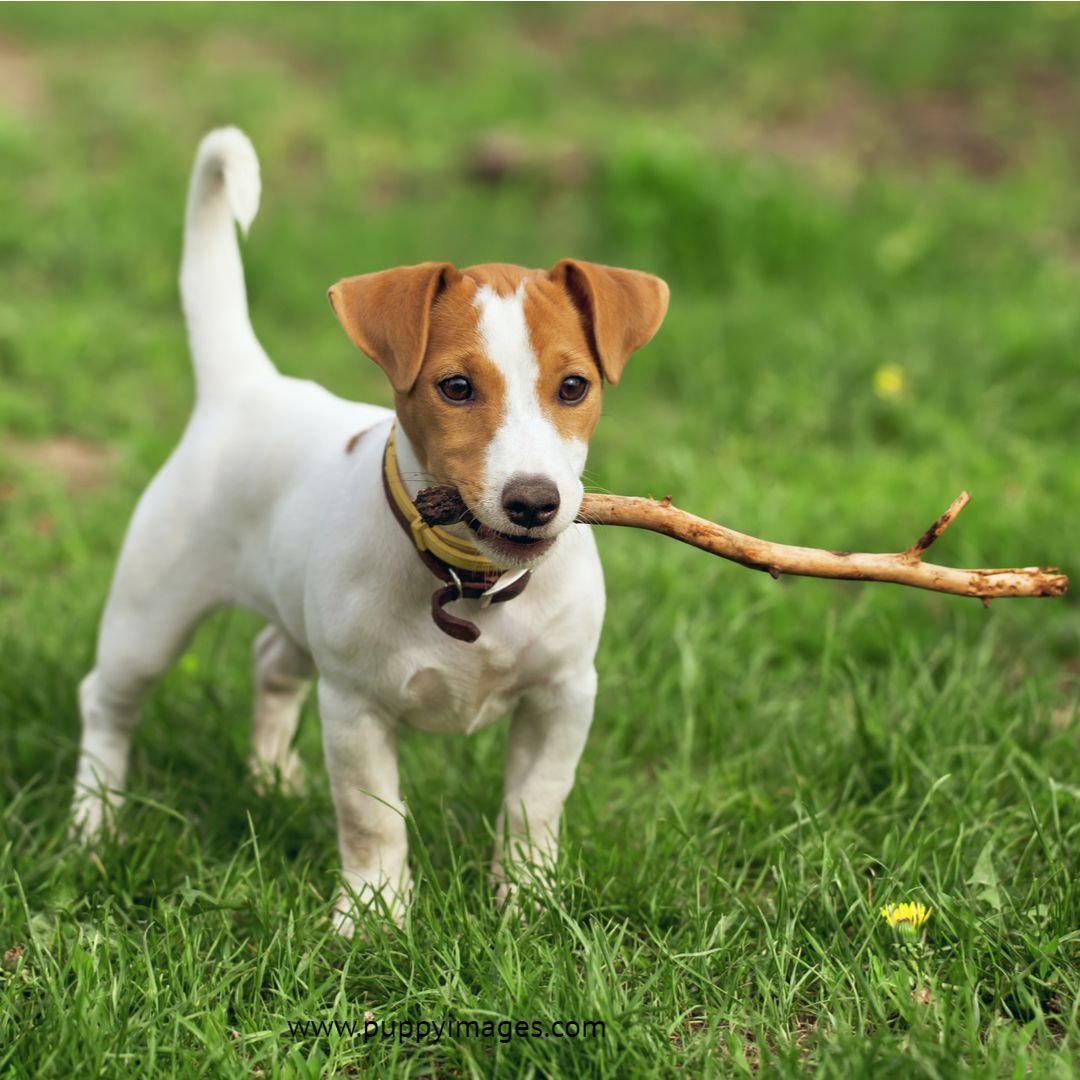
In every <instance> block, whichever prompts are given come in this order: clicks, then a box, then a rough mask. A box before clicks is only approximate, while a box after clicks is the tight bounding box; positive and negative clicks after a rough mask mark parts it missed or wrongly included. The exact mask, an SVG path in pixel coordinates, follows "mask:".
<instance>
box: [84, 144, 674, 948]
mask: <svg viewBox="0 0 1080 1080" xmlns="http://www.w3.org/2000/svg"><path fill="white" fill-rule="evenodd" d="M259 193H260V182H259V163H258V159H257V158H256V156H255V151H254V149H253V148H252V146H251V143H250V142H249V141H248V139H247V137H246V136H245V135H244V134H243V133H242V132H240V131H239V130H237V129H235V128H224V129H220V130H217V131H213V132H211V133H210V134H209V135H207V136H206V137H205V138H204V139H203V141H202V143H201V145H200V147H199V150H198V153H197V155H196V159H195V167H194V171H193V173H192V177H191V186H190V189H189V193H188V200H187V213H186V220H185V230H184V254H183V260H182V264H181V270H180V290H181V295H182V298H183V308H184V314H185V317H186V320H187V327H188V335H189V339H190V344H191V353H192V356H193V359H194V365H195V379H196V388H197V393H196V403H195V408H194V412H193V413H192V416H191V419H190V421H189V423H188V425H187V428H186V430H185V431H184V434H183V437H182V438H181V440H180V444H179V446H177V448H176V450H175V451H174V452H173V454H172V456H171V457H170V458H169V459H168V461H167V462H166V463H165V465H164V467H163V468H162V469H161V471H160V472H159V473H158V474H157V476H155V477H154V479H153V481H152V482H151V484H150V486H149V487H148V488H147V490H146V492H145V493H144V494H143V496H142V499H141V500H140V502H139V504H138V507H137V508H136V510H135V514H134V516H133V518H132V521H131V524H130V526H129V528H128V532H127V536H126V537H125V540H124V544H123V548H122V550H121V553H120V558H119V561H118V564H117V567H116V572H115V576H114V578H113V581H112V587H111V589H110V592H109V597H108V601H107V603H106V606H105V611H104V615H103V616H102V620H101V628H100V632H99V637H98V646H97V661H96V664H95V667H94V669H93V671H91V672H90V674H89V675H87V676H86V678H85V679H83V681H82V683H81V685H80V687H79V705H80V711H81V715H82V743H81V752H80V757H79V764H78V771H77V775H76V779H75V800H74V806H73V818H74V821H73V829H74V831H75V832H76V833H77V834H79V835H81V836H82V837H84V838H86V839H87V840H92V838H93V837H94V836H95V835H96V834H98V833H99V832H100V830H102V829H110V828H112V825H113V818H114V812H115V810H116V809H117V807H118V806H119V804H120V802H121V801H122V797H123V787H124V777H125V772H126V767H127V759H128V749H129V746H130V742H131V736H132V732H133V729H134V727H135V725H136V723H137V720H138V714H139V707H140V704H141V702H142V700H143V698H144V696H145V695H146V693H147V691H148V689H149V688H150V686H151V685H152V684H153V683H154V681H155V680H156V679H158V677H159V676H161V674H162V673H163V672H164V671H165V669H166V668H167V667H169V666H170V665H171V664H172V662H173V661H174V660H175V659H176V657H177V656H178V655H179V654H180V652H181V651H182V650H183V648H184V647H185V644H186V642H187V641H188V639H189V637H190V635H191V633H192V631H193V630H194V629H195V627H196V625H197V624H198V623H199V622H200V620H202V619H203V618H204V617H205V616H206V615H207V614H208V613H210V612H211V611H213V610H214V609H215V608H219V607H221V606H223V605H226V604H235V605H239V606H241V607H245V608H249V609H250V610H252V611H255V612H257V613H258V614H260V615H261V616H262V617H263V618H265V619H266V620H267V622H268V625H267V627H266V628H265V629H264V630H263V631H262V632H261V633H260V634H259V636H258V638H257V639H256V641H255V646H254V672H255V675H254V677H255V707H254V721H253V737H252V756H251V765H252V768H253V769H254V771H255V772H256V774H257V775H258V776H260V777H262V778H264V779H265V778H267V777H269V778H276V779H277V780H279V781H280V782H281V783H282V784H284V785H295V784H296V783H297V782H298V781H299V779H300V762H299V760H298V758H297V756H296V753H295V751H294V750H292V749H291V746H290V744H291V742H292V738H293V734H294V732H295V730H296V725H297V721H298V718H299V714H300V709H301V705H302V703H303V701H304V697H305V695H306V693H307V690H308V686H309V683H310V680H311V678H312V677H313V675H314V674H315V673H316V672H318V698H319V711H320V713H321V717H322V730H323V744H324V749H325V757H326V767H327V770H328V772H329V777H330V786H331V792H332V795H333V799H334V806H335V809H336V812H337V825H338V843H339V848H340V852H341V863H342V877H343V885H342V888H341V891H340V893H339V895H338V898H337V900H336V902H335V906H334V922H335V925H336V926H337V927H338V929H339V930H341V932H343V933H345V934H349V933H351V932H352V930H353V925H354V916H355V915H356V914H357V913H358V912H359V910H361V909H363V908H365V907H368V906H372V905H374V906H376V907H377V908H379V909H380V910H382V911H384V913H387V914H389V915H390V917H391V918H393V919H394V920H395V921H398V922H400V921H401V919H402V918H403V915H404V910H405V907H406V905H407V903H408V899H409V895H410V890H411V877H410V873H409V868H408V863H407V844H406V828H405V805H404V803H403V802H402V800H401V796H400V794H399V792H398V768H397V760H396V752H395V741H396V737H397V731H398V727H399V725H401V724H408V725H410V726H412V727H414V728H420V729H422V730H424V731H463V732H472V731H475V730H477V729H478V728H481V727H484V726H485V725H488V724H491V723H493V722H495V721H496V720H498V719H499V718H500V717H502V716H503V715H505V714H508V713H509V714H511V715H512V720H511V727H510V737H509V746H508V752H507V761H506V777H505V801H504V803H503V808H502V811H501V813H500V816H499V821H498V824H497V829H496V835H497V840H496V847H495V855H494V862H493V867H492V877H493V881H494V882H495V884H496V887H497V896H498V900H499V902H502V901H503V900H505V899H506V897H507V895H508V894H509V890H510V889H511V888H512V880H513V879H514V878H518V879H519V880H521V879H524V880H526V881H528V880H530V879H531V880H533V881H534V882H536V883H539V882H541V881H543V880H544V876H543V875H544V874H545V872H546V871H549V870H550V868H551V867H552V866H553V864H554V860H555V856H556V850H557V844H558V831H559V817H560V813H561V811H562V805H563V801H564V800H565V799H566V797H567V795H568V794H569V792H570V789H571V787H572V785H573V782H574V772H575V769H576V767H577V762H578V758H579V757H580V755H581V752H582V749H583V748H584V745H585V739H586V736H587V734H588V731H589V725H590V723H591V720H592V714H593V701H594V697H595V694H596V671H595V667H594V657H595V654H596V648H597V643H598V640H599V637H600V629H601V623H602V621H603V614H604V583H603V575H602V571H601V567H600V560H599V558H598V556H597V552H596V546H595V543H594V541H593V537H592V534H591V532H590V530H589V528H588V526H585V525H578V524H575V518H576V517H577V513H578V508H579V505H580V501H581V497H582V493H583V488H582V484H581V479H580V477H581V472H582V469H583V468H584V466H585V456H586V451H587V447H588V441H589V437H590V436H591V435H592V432H593V429H594V428H595V426H596V422H597V420H598V419H599V416H600V398H601V383H602V381H603V380H605V379H606V380H607V381H608V382H611V383H616V382H618V380H619V377H620V375H621V374H622V370H623V366H624V365H625V363H626V361H627V358H628V357H629V356H630V354H631V353H632V352H634V351H635V350H636V349H639V348H640V347H641V346H643V345H644V344H645V343H646V342H648V341H649V339H650V338H651V337H652V336H653V334H654V333H655V332H656V331H657V329H658V328H659V326H660V323H661V322H662V320H663V318H664V315H665V312H666V310H667V304H668V288H667V286H666V285H665V284H664V282H663V281H661V280H660V279H659V278H656V277H653V276H651V275H649V274H644V273H639V272H637V271H633V270H619V269H613V268H610V267H606V266H599V265H596V264H594V263H587V262H579V261H576V260H571V259H566V260H563V261H562V262H559V263H557V264H556V265H555V266H554V267H553V268H552V269H551V270H549V271H546V272H545V271H542V270H525V269H522V268H521V267H518V266H509V265H504V264H499V263H490V264H484V265H481V266H474V267H471V268H469V269H466V270H458V269H455V267H453V266H451V265H450V264H449V263H435V262H430V263H422V264H420V265H419V266H407V267H399V268H398V269H394V270H384V271H382V272H380V273H372V274H362V275H360V276H359V277H351V278H346V279H344V280H343V281H339V282H338V283H337V284H336V285H334V286H333V288H331V289H330V304H331V307H332V308H333V310H334V313H335V315H336V316H337V318H338V319H339V320H340V322H341V324H342V326H343V327H344V329H345V332H346V333H347V334H348V336H349V337H350V338H351V339H352V341H353V343H354V344H355V345H356V346H357V347H358V348H359V349H360V350H361V351H363V352H364V353H366V354H367V355H368V356H369V357H370V358H371V359H372V360H374V361H375V363H376V364H378V365H379V367H381V368H382V369H383V371H384V372H385V373H386V376H387V378H388V379H389V380H390V384H391V386H392V387H393V390H394V403H395V408H394V411H390V410H388V409H384V408H379V407H377V406H374V405H361V404H355V403H353V402H349V401H343V400H341V399H340V398H337V397H334V396H333V395H332V394H330V393H328V392H327V391H326V390H324V389H323V388H322V387H321V386H317V385H316V384H315V383H312V382H308V381H306V380H300V379H292V378H286V377H284V376H282V375H280V374H279V373H278V372H277V371H276V370H275V368H274V366H273V364H272V363H271V362H270V359H269V358H268V357H267V355H266V353H265V352H264V351H263V349H262V347H261V346H260V344H259V342H258V340H257V339H256V337H255V333H254V331H253V330H252V327H251V323H250V321H249V317H248V307H247V295H246V291H245V287H244V273H243V267H242V264H241V260H240V250H239V244H238V241H237V237H236V224H239V226H240V228H241V229H242V230H244V231H245V232H246V230H247V228H248V226H249V225H250V224H251V221H252V219H253V218H254V217H255V213H256V210H257V209H258V203H259ZM435 483H438V484H449V485H452V486H453V487H455V488H456V489H457V490H458V491H459V492H460V494H461V496H462V499H463V500H464V503H465V505H466V506H467V507H468V511H469V514H470V518H469V520H468V521H467V522H462V523H459V524H457V525H453V526H449V527H444V528H438V527H430V526H428V525H426V524H425V523H424V522H423V521H422V520H421V519H420V516H419V514H418V513H417V511H416V509H415V507H414V506H413V500H414V499H415V497H416V495H417V493H418V492H419V491H420V489H421V488H423V487H425V486H427V485H429V484H435ZM433 586H434V589H435V592H434V595H433V593H432V589H433ZM447 604H454V605H455V606H456V607H457V610H458V614H451V613H450V612H448V611H446V610H445V607H446V605H447ZM512 867H515V868H520V873H515V874H511V872H510V871H511V868H512Z"/></svg>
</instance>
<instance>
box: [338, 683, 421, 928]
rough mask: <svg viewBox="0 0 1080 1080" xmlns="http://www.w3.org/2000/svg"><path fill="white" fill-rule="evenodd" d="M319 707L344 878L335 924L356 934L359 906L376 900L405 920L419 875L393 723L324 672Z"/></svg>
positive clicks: (371, 904)
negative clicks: (411, 859) (413, 864)
mask: <svg viewBox="0 0 1080 1080" xmlns="http://www.w3.org/2000/svg"><path fill="white" fill-rule="evenodd" d="M319 711H320V713H321V716H322V726H323V748H324V751H325V754H326V769H327V772H328V773H329V776H330V790H331V793H332V795H333V798H334V809H335V810H336V811H337V826H338V847H339V849H340V851H341V872H342V878H343V883H342V888H341V891H340V892H339V894H338V898H337V901H336V903H335V904H334V925H335V926H336V927H337V929H338V930H339V931H340V932H341V933H342V934H344V935H345V936H346V937H351V936H352V933H353V930H354V915H355V914H357V913H358V912H357V910H356V909H357V908H372V907H374V908H375V910H376V911H378V912H382V911H387V912H388V913H389V915H390V917H391V918H392V919H393V920H394V922H396V923H397V924H398V925H400V924H401V923H402V921H403V920H404V918H405V908H406V906H407V904H408V901H409V893H410V891H411V888H412V879H411V876H410V874H409V867H408V862H407V858H408V841H407V838H406V833H405V805H404V803H402V801H401V796H400V795H399V794H398V768H397V746H396V742H397V740H396V733H395V726H394V723H393V721H391V720H390V719H388V718H386V717H383V716H381V715H379V713H378V711H377V710H376V709H373V708H372V707H371V706H370V704H369V703H368V702H367V701H365V700H364V698H363V697H362V695H359V694H357V693H356V692H355V691H353V690H351V689H346V688H341V687H338V686H335V685H334V684H333V683H331V682H328V681H327V680H325V679H321V680H320V682H319Z"/></svg>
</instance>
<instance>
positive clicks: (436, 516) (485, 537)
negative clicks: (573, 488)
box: [416, 484, 558, 566]
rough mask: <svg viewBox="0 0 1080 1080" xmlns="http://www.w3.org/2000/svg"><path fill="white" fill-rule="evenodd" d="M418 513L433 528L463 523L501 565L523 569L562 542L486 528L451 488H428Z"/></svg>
mask: <svg viewBox="0 0 1080 1080" xmlns="http://www.w3.org/2000/svg"><path fill="white" fill-rule="evenodd" d="M416 509H417V510H418V511H419V512H420V516H421V517H422V518H423V519H424V521H426V522H427V523H428V524H429V525H456V524H458V523H459V522H463V523H464V524H465V525H467V526H468V528H469V529H470V530H471V532H472V533H473V535H474V536H475V537H476V539H477V542H478V543H479V544H480V545H481V547H483V548H484V549H485V550H486V551H488V552H490V553H491V554H492V555H494V556H495V558H497V559H498V560H499V561H500V562H508V563H510V564H511V565H512V566H523V565H525V564H526V563H530V562H532V561H534V560H535V559H538V558H540V556H541V555H544V554H545V553H546V552H547V551H549V550H550V548H551V546H552V545H553V544H554V543H555V541H556V540H557V539H558V537H557V536H533V535H530V534H529V533H505V532H500V531H499V530H498V529H493V528H492V527H491V526H490V525H485V524H484V522H482V521H481V520H480V519H479V518H478V517H477V516H476V513H475V512H474V511H473V510H472V508H471V507H470V506H468V505H467V504H466V502H465V500H464V499H463V498H462V497H461V493H460V492H459V491H458V490H457V488H455V487H451V486H450V485H449V484H436V485H435V486H434V487H429V488H424V490H423V491H421V492H420V494H419V495H417V496H416Z"/></svg>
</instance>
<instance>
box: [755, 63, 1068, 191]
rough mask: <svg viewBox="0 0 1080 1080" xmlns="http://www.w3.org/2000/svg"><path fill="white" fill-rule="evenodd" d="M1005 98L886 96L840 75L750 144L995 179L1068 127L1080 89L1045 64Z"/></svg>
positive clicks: (804, 160)
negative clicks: (986, 101) (1032, 142)
mask: <svg viewBox="0 0 1080 1080" xmlns="http://www.w3.org/2000/svg"><path fill="white" fill-rule="evenodd" d="M1001 98H1002V100H1003V101H1004V102H1006V103H1007V104H1006V105H1005V107H999V108H998V109H996V110H994V112H993V113H992V114H990V115H989V116H988V114H987V113H986V110H985V109H984V108H983V102H982V99H981V98H980V97H979V96H978V95H976V94H974V93H971V92H967V91H963V90H938V91H933V92H924V93H919V94H910V95H907V96H904V97H899V98H888V99H886V98H882V97H879V96H878V95H876V94H874V93H873V92H872V91H870V90H869V89H868V88H866V87H865V86H861V85H859V84H858V83H855V82H852V81H850V80H848V81H838V82H837V84H836V85H835V86H834V87H833V89H832V90H831V91H830V92H829V93H828V94H826V95H825V96H824V98H823V99H820V100H817V101H815V102H812V103H809V104H807V105H805V106H799V107H793V108H791V109H788V110H786V111H784V112H782V113H780V114H779V115H775V116H771V117H768V118H767V119H765V120H762V121H760V122H758V123H757V124H755V125H753V127H752V128H751V129H750V130H749V132H748V133H747V134H746V135H745V136H744V138H743V139H742V140H741V142H742V143H743V147H742V148H743V149H746V150H751V151H760V152H764V153H766V154H772V155H775V156H777V157H780V158H784V159H786V160H788V161H791V162H793V163H794V164H797V165H804V166H807V167H810V168H816V169H828V168H830V167H833V168H835V167H836V166H846V167H847V168H848V169H855V170H857V171H863V170H867V171H869V170H877V169H882V168H888V169H897V170H915V171H921V170H924V169H926V168H929V167H931V166H933V165H935V164H940V163H945V164H949V165H953V166H954V167H956V168H958V169H960V170H961V171H963V172H965V173H967V174H968V175H970V176H974V177H977V178H980V179H993V178H994V177H996V176H999V175H1000V174H1001V173H1003V172H1004V171H1005V170H1007V169H1008V168H1009V167H1010V166H1011V165H1013V164H1014V163H1015V162H1017V161H1020V160H1022V159H1023V157H1024V146H1025V143H1026V142H1027V140H1029V139H1031V138H1032V137H1034V136H1036V135H1038V134H1039V133H1040V132H1047V131H1054V132H1060V131H1062V130H1063V124H1064V120H1065V118H1067V117H1072V116H1073V115H1075V111H1076V100H1077V94H1076V92H1075V89H1074V86H1073V82H1072V80H1071V79H1069V78H1067V77H1066V76H1065V75H1063V74H1060V73H1055V72H1052V71H1048V70H1041V71H1037V72H1026V73H1021V74H1020V75H1018V76H1017V77H1016V78H1015V80H1014V82H1013V84H1011V85H1009V86H1007V87H1004V88H1002V90H1001ZM999 104H1000V103H999Z"/></svg>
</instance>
